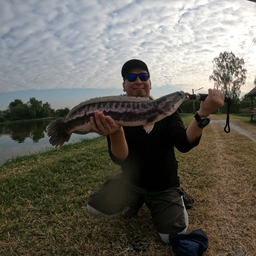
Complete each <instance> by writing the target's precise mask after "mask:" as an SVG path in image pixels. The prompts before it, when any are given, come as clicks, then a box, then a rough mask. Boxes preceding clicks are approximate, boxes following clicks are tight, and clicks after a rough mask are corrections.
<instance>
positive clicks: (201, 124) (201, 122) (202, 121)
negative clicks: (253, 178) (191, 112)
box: [194, 112, 210, 128]
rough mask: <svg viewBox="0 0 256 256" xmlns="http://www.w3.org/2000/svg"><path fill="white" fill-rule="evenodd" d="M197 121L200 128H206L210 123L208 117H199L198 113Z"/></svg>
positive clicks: (196, 115)
mask: <svg viewBox="0 0 256 256" xmlns="http://www.w3.org/2000/svg"><path fill="white" fill-rule="evenodd" d="M194 117H195V119H196V121H197V124H198V126H199V127H200V128H204V127H205V126H207V125H208V124H209V123H210V118H209V117H208V116H199V114H198V112H196V114H195V116H194Z"/></svg>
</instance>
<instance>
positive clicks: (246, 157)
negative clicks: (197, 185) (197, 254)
mask: <svg viewBox="0 0 256 256" xmlns="http://www.w3.org/2000/svg"><path fill="white" fill-rule="evenodd" d="M224 126H225V121H224V120H214V121H212V122H211V126H210V129H211V136H212V140H211V141H212V146H211V150H212V155H213V156H214V162H213V164H214V167H215V171H214V172H215V173H214V176H215V177H217V179H216V181H217V182H216V184H215V189H211V196H210V197H211V199H210V200H211V201H210V204H211V210H212V212H213V219H212V220H211V222H212V227H211V228H212V230H211V232H210V239H211V242H212V243H211V244H212V249H213V248H214V253H211V251H212V250H209V255H215V256H216V255H220V256H223V255H227V256H247V255H248V256H249V255H250V256H252V255H256V254H255V252H256V242H255V237H256V232H255V227H256V221H255V212H256V210H255V170H256V168H255V163H254V162H255V161H254V160H253V158H255V152H256V145H255V144H254V143H253V144H252V143H251V141H253V142H256V138H255V137H253V135H252V133H251V132H250V131H249V130H246V129H244V128H241V127H240V126H238V125H236V124H234V123H232V122H231V124H230V127H231V132H230V134H228V135H227V134H225V132H224V131H221V129H222V128H221V127H224ZM236 132H238V133H239V134H242V135H244V136H246V138H244V137H243V136H237V133H236ZM253 188H254V189H253Z"/></svg>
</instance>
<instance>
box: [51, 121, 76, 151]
mask: <svg viewBox="0 0 256 256" xmlns="http://www.w3.org/2000/svg"><path fill="white" fill-rule="evenodd" d="M46 131H47V135H48V136H49V137H50V139H49V141H50V143H51V144H52V145H53V146H55V147H57V148H60V147H61V146H62V145H63V144H64V143H65V142H68V141H69V139H70V136H71V134H68V133H67V132H66V131H65V130H64V129H63V126H62V119H57V120H54V121H52V122H51V123H50V124H49V125H48V126H47V127H46Z"/></svg>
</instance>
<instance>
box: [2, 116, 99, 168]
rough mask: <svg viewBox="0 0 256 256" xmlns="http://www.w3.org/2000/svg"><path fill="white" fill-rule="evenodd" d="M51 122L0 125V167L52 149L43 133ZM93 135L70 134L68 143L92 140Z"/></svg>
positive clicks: (94, 135)
mask: <svg viewBox="0 0 256 256" xmlns="http://www.w3.org/2000/svg"><path fill="white" fill-rule="evenodd" d="M50 122H51V120H41V121H31V122H24V123H11V124H5V125H3V124H0V165H2V164H3V163H5V162H6V161H7V160H9V159H11V158H13V157H17V156H24V155H29V154H33V153H38V152H43V151H45V150H46V149H51V148H53V147H52V146H51V144H50V143H49V137H48V135H47V134H46V132H45V128H46V126H47V125H48V124H49V123H50ZM96 136H98V135H97V134H95V133H89V134H87V135H77V134H72V136H71V138H70V140H69V143H72V142H76V141H79V140H81V139H82V138H93V137H96Z"/></svg>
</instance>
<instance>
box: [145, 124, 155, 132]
mask: <svg viewBox="0 0 256 256" xmlns="http://www.w3.org/2000/svg"><path fill="white" fill-rule="evenodd" d="M154 125H155V124H154V123H153V124H152V123H151V124H146V125H144V126H143V128H144V130H145V131H146V133H150V132H151V131H152V130H153V128H154Z"/></svg>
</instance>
